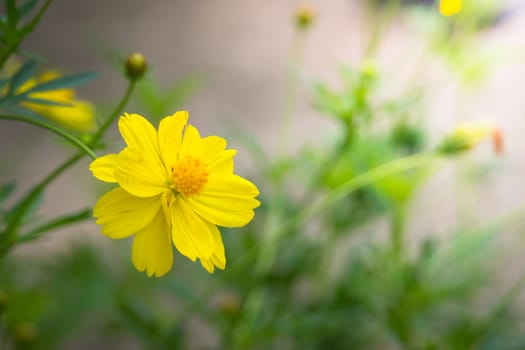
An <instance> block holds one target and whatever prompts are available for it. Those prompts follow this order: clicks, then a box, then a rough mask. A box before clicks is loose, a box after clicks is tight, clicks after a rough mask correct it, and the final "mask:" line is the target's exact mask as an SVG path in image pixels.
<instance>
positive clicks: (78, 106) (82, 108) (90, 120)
mask: <svg viewBox="0 0 525 350" xmlns="http://www.w3.org/2000/svg"><path fill="white" fill-rule="evenodd" d="M58 77H60V74H59V73H57V72H55V71H46V72H44V73H43V74H42V75H40V76H38V77H36V78H33V79H29V80H28V81H27V82H26V83H25V84H23V85H22V86H21V87H20V88H19V89H18V93H22V92H25V91H27V90H29V89H31V88H32V87H34V86H35V85H37V84H40V83H43V82H46V81H50V80H53V79H56V78H58ZM29 97H30V98H36V99H41V100H46V101H50V102H56V103H61V104H64V106H59V105H47V104H40V103H32V102H23V105H24V106H25V107H26V108H29V109H31V110H32V111H34V112H36V113H38V114H40V115H42V116H44V117H46V118H47V119H49V120H52V121H54V122H56V123H58V124H60V125H62V126H65V127H67V128H70V129H73V130H77V131H91V130H92V129H94V127H95V125H96V124H95V109H94V107H93V105H92V104H91V103H90V102H88V101H83V100H77V99H76V96H75V90H74V89H59V90H50V91H42V92H35V93H31V94H29Z"/></svg>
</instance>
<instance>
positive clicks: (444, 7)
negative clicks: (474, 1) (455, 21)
mask: <svg viewBox="0 0 525 350" xmlns="http://www.w3.org/2000/svg"><path fill="white" fill-rule="evenodd" d="M461 6H462V0H439V12H440V13H441V14H442V15H443V16H452V15H455V14H457V13H459V12H461Z"/></svg>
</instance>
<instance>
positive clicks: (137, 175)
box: [115, 148, 168, 197]
mask: <svg viewBox="0 0 525 350" xmlns="http://www.w3.org/2000/svg"><path fill="white" fill-rule="evenodd" d="M117 162H118V167H117V170H116V171H115V179H116V180H117V181H118V183H119V185H120V186H121V187H122V188H123V189H125V190H126V191H127V192H129V193H131V194H132V195H134V196H137V197H153V196H157V195H159V194H161V193H162V192H164V191H165V190H166V189H168V187H167V184H166V179H167V175H166V170H165V169H164V167H161V166H160V165H159V164H158V162H156V161H154V160H153V159H151V158H149V157H148V155H147V154H146V153H144V152H142V150H139V149H131V148H124V150H122V152H120V153H119V154H118V159H117Z"/></svg>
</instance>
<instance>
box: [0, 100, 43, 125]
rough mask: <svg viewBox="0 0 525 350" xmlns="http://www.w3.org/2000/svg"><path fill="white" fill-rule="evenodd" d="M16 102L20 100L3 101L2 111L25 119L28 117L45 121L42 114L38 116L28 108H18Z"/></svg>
mask: <svg viewBox="0 0 525 350" xmlns="http://www.w3.org/2000/svg"><path fill="white" fill-rule="evenodd" d="M15 102H16V103H18V100H15V101H13V100H11V99H9V100H6V101H3V103H2V104H1V107H2V110H4V111H5V112H8V113H13V114H17V115H20V116H23V117H28V118H32V119H37V120H45V119H44V118H43V117H42V116H41V115H40V114H37V113H35V112H33V111H32V110H30V109H28V108H26V107H23V106H17V105H15V104H13V103H15Z"/></svg>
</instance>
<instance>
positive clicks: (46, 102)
mask: <svg viewBox="0 0 525 350" xmlns="http://www.w3.org/2000/svg"><path fill="white" fill-rule="evenodd" d="M23 102H31V103H36V104H39V105H46V106H60V107H72V106H73V104H72V103H62V102H55V101H50V100H44V99H42V98H33V97H27V96H26V98H24V99H23Z"/></svg>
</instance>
